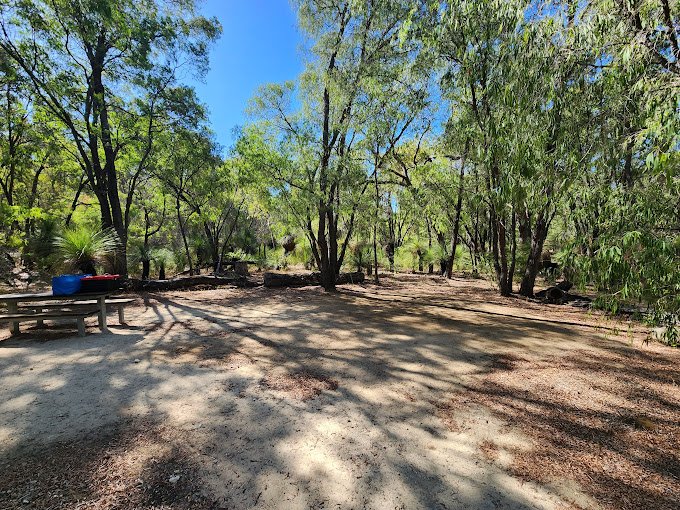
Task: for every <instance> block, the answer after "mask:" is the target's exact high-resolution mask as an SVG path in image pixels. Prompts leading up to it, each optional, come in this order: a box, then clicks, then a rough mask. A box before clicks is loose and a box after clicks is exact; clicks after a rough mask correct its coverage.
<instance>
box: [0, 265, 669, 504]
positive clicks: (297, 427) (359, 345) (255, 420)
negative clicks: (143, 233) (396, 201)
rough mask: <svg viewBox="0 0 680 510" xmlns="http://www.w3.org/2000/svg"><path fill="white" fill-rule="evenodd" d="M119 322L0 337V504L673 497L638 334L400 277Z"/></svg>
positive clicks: (660, 355) (155, 297) (662, 363)
mask: <svg viewBox="0 0 680 510" xmlns="http://www.w3.org/2000/svg"><path fill="white" fill-rule="evenodd" d="M126 316H127V319H128V323H127V324H126V325H118V324H117V321H116V317H115V315H114V316H112V317H111V319H110V321H109V322H110V324H111V323H113V324H112V325H111V332H110V333H109V334H99V333H98V332H97V329H96V321H93V322H91V323H90V324H89V328H88V335H87V336H86V337H85V338H79V337H77V336H75V334H74V332H73V330H72V329H70V328H50V329H48V330H37V329H27V328H26V326H25V325H24V326H23V327H22V328H23V331H24V333H22V334H21V335H20V336H19V337H16V338H9V336H8V332H6V331H3V332H2V333H0V374H1V375H0V508H2V509H5V508H41V509H47V508H82V509H85V508H88V509H90V508H91V509H94V508H97V509H100V508H196V509H204V508H252V507H256V508H285V509H295V508H340V509H350V508H380V509H382V508H390V509H392V508H409V509H410V508H449V509H480V510H481V509H528V508H537V509H554V508H645V507H647V508H677V507H675V506H674V504H675V503H677V501H679V500H680V489H679V488H680V454H679V453H678V446H679V445H678V439H677V438H679V437H680V426H679V425H678V423H679V422H680V389H679V388H678V386H677V384H678V383H680V363H679V362H680V352H679V351H678V350H672V349H669V348H666V347H664V346H661V345H659V344H654V343H651V344H649V345H644V344H643V342H642V340H643V339H644V333H643V332H641V331H640V330H639V329H637V328H636V327H634V326H630V325H627V324H621V323H615V322H613V321H610V320H607V319H605V318H604V317H602V316H599V315H596V314H588V313H586V312H583V311H581V310H577V309H572V308H571V307H568V306H562V307H560V306H547V305H546V306H544V305H537V304H532V303H527V302H525V301H521V300H518V299H504V298H500V297H497V296H496V295H495V293H494V291H493V290H492V289H491V288H490V287H489V286H488V284H486V283H485V282H482V281H479V280H455V279H454V280H453V281H446V280H443V279H440V278H429V277H416V276H401V277H397V278H388V279H386V280H385V282H384V284H383V285H382V286H381V287H379V288H378V287H375V286H373V285H370V284H366V285H363V286H347V287H344V288H343V289H342V290H341V291H340V292H339V293H338V294H336V295H325V294H324V293H323V292H321V291H320V290H319V289H315V288H304V289H284V290H270V289H264V288H255V289H219V290H205V291H191V292H176V293H174V292H173V293H164V294H147V295H143V296H140V297H139V299H138V302H137V303H136V304H135V305H134V306H133V307H130V308H128V310H127V312H126ZM669 448H670V449H671V450H670V451H669V450H668V449H669ZM673 448H674V449H675V450H674V451H673ZM584 452H585V453H588V456H584ZM605 475H606V476H605ZM603 487H611V488H612V489H611V490H605V489H603ZM645 501H648V502H650V505H648V506H647V505H644V506H640V505H641V504H642V503H643V502H645Z"/></svg>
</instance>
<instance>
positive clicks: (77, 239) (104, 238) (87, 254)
mask: <svg viewBox="0 0 680 510" xmlns="http://www.w3.org/2000/svg"><path fill="white" fill-rule="evenodd" d="M54 245H55V246H56V248H57V251H58V254H59V255H60V257H61V260H62V262H63V263H64V266H65V267H66V269H67V270H69V271H81V272H83V273H88V274H96V270H97V266H101V265H103V264H105V263H107V262H108V261H109V260H108V259H109V257H110V256H112V255H114V254H115V253H116V250H117V249H118V246H119V242H118V236H117V235H116V233H115V232H114V231H113V230H92V229H90V228H88V227H76V228H72V229H68V230H66V231H64V233H63V234H62V235H61V236H57V237H56V238H55V240H54Z"/></svg>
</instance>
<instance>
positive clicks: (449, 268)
mask: <svg viewBox="0 0 680 510" xmlns="http://www.w3.org/2000/svg"><path fill="white" fill-rule="evenodd" d="M469 148H470V139H469V138H468V139H466V140H465V149H463V157H462V159H461V161H460V173H459V175H458V179H459V182H458V199H457V200H456V217H455V219H454V221H453V236H452V238H451V253H450V254H449V260H448V263H447V264H446V277H447V278H449V279H451V276H453V261H454V259H455V258H456V250H457V249H458V234H459V231H460V212H461V210H462V209H463V179H464V178H465V160H466V159H467V154H468V150H469Z"/></svg>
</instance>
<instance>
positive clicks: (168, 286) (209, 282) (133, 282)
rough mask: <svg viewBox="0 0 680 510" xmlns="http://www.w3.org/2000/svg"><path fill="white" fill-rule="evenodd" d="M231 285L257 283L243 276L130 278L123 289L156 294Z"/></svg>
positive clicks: (255, 284) (241, 285) (253, 285)
mask: <svg viewBox="0 0 680 510" xmlns="http://www.w3.org/2000/svg"><path fill="white" fill-rule="evenodd" d="M225 285H233V286H236V287H255V286H257V285H258V284H257V282H255V281H253V280H250V279H248V278H246V277H245V276H243V275H237V274H233V275H227V276H212V275H196V276H184V277H179V278H173V279H171V280H137V279H133V278H130V279H128V280H126V282H125V283H124V288H125V289H126V290H130V291H148V292H157V291H165V290H182V289H191V288H194V287H221V286H225Z"/></svg>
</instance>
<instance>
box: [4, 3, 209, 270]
mask: <svg viewBox="0 0 680 510" xmlns="http://www.w3.org/2000/svg"><path fill="white" fill-rule="evenodd" d="M0 9H1V11H0V30H1V36H0V50H2V51H3V53H4V54H5V55H6V56H7V57H8V58H9V59H11V60H12V61H13V62H14V63H15V64H16V66H17V68H18V69H20V71H21V72H22V73H24V74H25V75H26V77H27V78H28V79H29V80H30V82H31V84H32V87H33V90H34V91H35V94H36V97H37V98H38V100H39V101H40V102H41V103H42V104H44V105H45V107H46V108H48V109H49V111H50V113H51V114H52V115H53V116H54V118H55V119H58V121H59V122H60V123H61V124H62V126H63V129H64V130H65V132H66V133H67V135H68V136H69V137H70V139H71V141H72V143H73V144H74V147H75V155H76V156H77V158H78V162H79V164H80V165H81V167H82V170H83V173H84V174H85V175H86V178H87V184H88V186H89V187H90V189H91V190H92V192H93V193H94V194H95V196H96V197H97V201H98V204H99V208H100V215H101V223H102V226H103V227H104V228H113V229H114V230H115V231H116V233H117V235H118V237H119V238H120V241H121V242H120V246H121V248H120V250H119V253H118V257H117V270H118V271H119V272H121V273H124V274H126V273H127V267H126V245H127V225H126V219H125V217H126V214H127V211H128V210H129V206H127V205H125V202H124V201H125V198H124V195H125V194H127V196H134V187H135V186H136V178H135V176H136V171H137V170H138V169H139V166H140V165H141V166H143V162H141V161H140V163H139V164H138V165H130V168H131V169H133V170H132V172H133V173H132V176H131V178H130V179H129V180H128V187H127V188H126V189H124V190H121V186H120V180H121V178H120V175H119V160H120V158H121V157H122V156H123V154H124V153H125V151H126V145H127V143H128V140H127V138H126V133H124V127H125V126H126V125H128V126H129V124H130V122H134V120H132V121H131V120H130V119H129V118H128V117H129V116H130V115H132V117H133V118H136V117H137V113H138V112H135V111H130V110H131V109H132V110H134V103H135V101H136V98H140V97H143V96H144V95H145V94H146V92H147V91H149V89H150V83H152V82H154V81H155V82H158V81H161V82H163V83H165V84H168V85H169V84H172V83H174V82H175V81H176V80H177V73H176V71H177V69H178V67H179V66H181V65H183V64H185V63H189V64H193V65H195V66H196V69H197V70H198V71H204V70H205V67H206V66H207V51H206V49H207V42H208V41H209V40H211V39H214V38H215V37H216V36H217V35H218V34H219V31H220V27H219V24H218V23H217V22H216V21H215V20H206V19H204V18H202V17H199V16H196V15H195V13H194V5H193V2H192V1H187V2H181V3H176V2H173V3H169V4H166V3H162V2H157V1H155V0H135V1H133V0H122V1H121V0H116V1H113V0H103V1H102V0H77V1H72V0H52V1H42V0H33V1H18V0H17V1H13V2H4V3H3V4H2V7H0ZM150 108H152V107H150ZM153 117H154V116H153V113H152V112H149V114H148V118H149V119H153ZM151 129H153V128H151ZM145 152H146V151H144V150H142V156H141V158H142V159H143V158H144V153H145ZM121 195H123V198H122V197H121Z"/></svg>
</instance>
